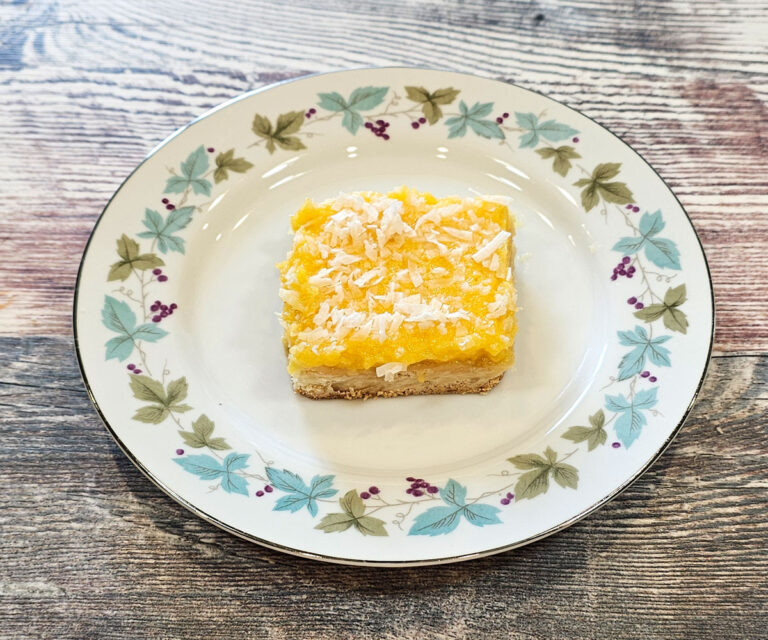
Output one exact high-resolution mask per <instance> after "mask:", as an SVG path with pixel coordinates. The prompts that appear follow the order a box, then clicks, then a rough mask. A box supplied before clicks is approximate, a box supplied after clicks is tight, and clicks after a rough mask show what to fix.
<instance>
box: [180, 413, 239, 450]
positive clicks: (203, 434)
mask: <svg viewBox="0 0 768 640" xmlns="http://www.w3.org/2000/svg"><path fill="white" fill-rule="evenodd" d="M213 429H214V423H213V421H212V420H211V419H210V418H209V417H208V416H206V415H205V414H202V415H201V416H200V417H199V418H198V419H197V420H195V421H193V422H192V431H179V435H181V437H182V438H184V442H185V443H186V444H187V445H188V446H190V447H192V448H194V449H201V448H202V447H208V448H209V449H215V450H217V451H224V450H226V449H231V448H232V447H230V446H229V445H228V444H227V442H226V440H224V438H212V437H211V436H212V435H213Z"/></svg>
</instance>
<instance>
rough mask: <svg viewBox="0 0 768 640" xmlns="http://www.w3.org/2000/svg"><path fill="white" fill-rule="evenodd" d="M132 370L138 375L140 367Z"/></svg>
mask: <svg viewBox="0 0 768 640" xmlns="http://www.w3.org/2000/svg"><path fill="white" fill-rule="evenodd" d="M133 372H134V373H135V374H136V375H139V374H140V373H141V369H134V370H133Z"/></svg>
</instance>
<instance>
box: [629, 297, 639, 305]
mask: <svg viewBox="0 0 768 640" xmlns="http://www.w3.org/2000/svg"><path fill="white" fill-rule="evenodd" d="M636 302H637V298H635V296H632V297H631V298H630V299H629V300H627V304H635V303H636Z"/></svg>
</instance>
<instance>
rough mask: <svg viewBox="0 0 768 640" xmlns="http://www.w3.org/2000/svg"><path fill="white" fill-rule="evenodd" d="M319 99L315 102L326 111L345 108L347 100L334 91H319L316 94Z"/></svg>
mask: <svg viewBox="0 0 768 640" xmlns="http://www.w3.org/2000/svg"><path fill="white" fill-rule="evenodd" d="M318 97H319V98H320V101H319V102H318V103H317V106H319V107H320V108H321V109H325V110H326V111H344V110H345V109H346V108H347V101H346V100H344V98H343V97H342V95H341V94H339V93H336V92H335V91H334V92H332V93H320V94H318Z"/></svg>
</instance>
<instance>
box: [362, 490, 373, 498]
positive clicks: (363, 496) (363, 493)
mask: <svg viewBox="0 0 768 640" xmlns="http://www.w3.org/2000/svg"><path fill="white" fill-rule="evenodd" d="M360 497H361V498H362V499H363V500H367V499H368V498H370V497H371V494H370V493H368V492H367V491H363V492H361V493H360Z"/></svg>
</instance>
